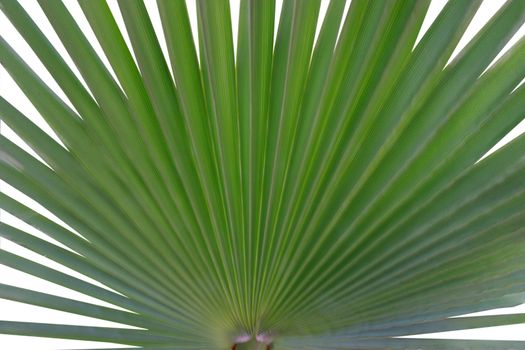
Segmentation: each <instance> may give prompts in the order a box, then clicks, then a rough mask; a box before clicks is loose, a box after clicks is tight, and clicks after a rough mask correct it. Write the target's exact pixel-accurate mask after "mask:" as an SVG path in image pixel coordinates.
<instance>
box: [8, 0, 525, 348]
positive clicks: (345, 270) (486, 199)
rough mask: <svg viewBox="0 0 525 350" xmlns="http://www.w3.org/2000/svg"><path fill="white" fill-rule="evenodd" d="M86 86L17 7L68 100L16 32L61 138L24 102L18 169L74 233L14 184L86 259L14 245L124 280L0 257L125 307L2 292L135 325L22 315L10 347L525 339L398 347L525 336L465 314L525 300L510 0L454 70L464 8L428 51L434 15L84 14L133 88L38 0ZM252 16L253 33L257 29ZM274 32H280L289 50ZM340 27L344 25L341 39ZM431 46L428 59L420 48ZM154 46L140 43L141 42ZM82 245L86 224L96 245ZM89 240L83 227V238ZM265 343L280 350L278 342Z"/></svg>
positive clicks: (519, 94) (290, 4)
mask: <svg viewBox="0 0 525 350" xmlns="http://www.w3.org/2000/svg"><path fill="white" fill-rule="evenodd" d="M39 2H40V6H41V7H42V9H43V11H44V13H45V15H46V16H47V18H48V19H49V21H50V23H51V25H52V27H53V28H54V30H55V31H56V33H57V34H58V37H59V38H60V40H61V42H62V44H63V45H64V47H65V48H66V50H67V52H68V53H69V55H70V56H71V59H72V60H73V62H74V64H75V66H76V67H77V68H78V71H79V72H80V74H81V75H82V78H83V80H84V81H85V84H86V87H85V86H84V85H83V83H82V82H81V81H80V80H79V79H78V78H77V76H76V75H75V74H74V73H73V71H72V70H71V68H70V67H69V66H68V65H67V64H66V63H65V60H64V58H63V57H62V56H61V55H60V54H59V53H58V52H57V51H56V50H55V48H54V46H52V45H51V44H50V42H49V40H48V39H47V38H46V36H45V35H44V34H43V33H42V32H41V31H40V29H39V28H38V27H37V25H36V24H35V23H34V22H33V21H32V19H31V18H30V17H29V16H28V14H27V13H26V12H25V11H24V9H23V8H22V7H21V6H20V4H19V3H18V2H17V1H16V0H1V1H0V8H1V9H2V11H3V12H4V14H5V15H6V16H7V17H8V18H9V20H10V21H11V22H12V24H13V25H14V26H15V27H16V28H17V30H18V31H19V33H20V34H21V35H22V36H23V38H24V39H25V40H26V41H27V42H28V44H29V45H30V46H31V48H32V49H33V50H34V52H35V53H36V55H37V56H38V57H39V58H40V60H41V61H42V63H43V64H44V65H45V67H46V68H47V70H48V71H49V72H50V73H51V75H52V76H53V78H54V79H55V80H56V82H57V83H58V85H59V86H60V87H61V89H62V90H63V92H64V93H65V95H66V96H67V98H68V99H69V101H70V102H71V104H72V106H73V107H74V109H72V108H70V107H68V105H67V104H65V103H64V102H63V101H62V100H61V99H60V98H59V97H58V96H57V95H56V94H55V93H54V92H53V91H52V90H51V89H50V88H49V87H48V86H47V85H46V84H45V83H44V82H43V81H42V80H41V79H40V78H39V76H38V75H37V74H36V73H35V72H34V71H33V70H32V68H31V67H30V66H28V64H27V63H26V62H25V61H24V59H23V58H22V57H20V56H18V54H17V53H16V52H15V51H14V50H13V49H12V48H11V47H10V46H9V45H8V44H7V43H6V42H5V41H4V39H0V63H1V64H2V66H3V67H4V68H5V69H6V70H7V71H8V73H9V74H10V75H11V77H12V78H13V79H14V80H15V81H16V82H17V84H18V85H19V87H20V88H21V89H22V91H23V92H24V94H25V95H26V96H27V97H28V98H29V100H30V101H31V102H32V103H33V105H34V106H35V108H36V109H37V110H38V112H39V113H40V114H41V115H42V117H43V118H44V119H45V120H46V121H47V123H48V124H49V125H50V126H51V128H52V129H53V130H54V131H55V132H56V134H57V135H58V137H59V138H60V140H61V142H62V143H63V145H61V144H59V143H58V142H56V141H55V140H54V139H53V138H51V137H50V136H49V135H48V134H46V133H45V132H44V131H43V130H42V129H40V128H39V127H38V126H36V125H35V124H33V123H32V122H31V121H30V120H29V119H28V118H27V117H26V116H24V115H23V114H22V113H21V112H19V111H18V110H17V109H15V108H14V107H13V106H12V105H10V104H9V102H7V101H6V100H5V99H3V98H1V99H0V117H1V119H2V120H3V121H4V122H5V123H6V124H7V125H8V126H9V127H10V128H12V129H13V130H14V131H15V132H16V133H17V134H18V135H19V136H20V137H21V138H22V139H23V140H24V141H25V142H27V144H28V145H29V146H30V147H31V148H32V149H33V150H34V151H35V152H36V153H37V154H38V155H39V156H40V157H41V158H42V159H43V160H44V161H45V163H46V164H44V163H42V162H40V161H39V160H37V159H36V158H34V157H32V156H31V155H29V154H28V153H26V152H25V151H23V150H22V149H21V148H19V146H17V145H16V144H14V143H13V142H12V141H10V140H9V139H7V138H6V137H4V136H1V137H0V178H1V179H2V180H3V181H5V182H7V183H9V184H10V185H11V186H13V187H15V188H16V189H18V190H20V191H21V192H23V193H24V194H26V195H28V196H29V197H30V198H32V199H34V200H35V201H37V202H38V203H40V204H42V205H43V206H44V207H45V208H47V209H48V210H49V211H51V212H52V213H53V214H54V215H56V216H57V217H58V218H59V219H61V220H62V221H63V222H65V223H66V224H67V225H68V226H69V227H68V228H66V227H63V226H61V225H59V224H57V223H55V222H54V221H52V220H50V219H49V218H47V217H45V216H42V215H40V214H38V213H37V212H35V211H33V210H32V209H30V208H28V207H27V206H26V205H25V204H23V203H20V202H18V201H16V200H14V199H12V198H11V197H9V196H7V195H5V194H0V204H1V208H2V209H4V210H6V211H7V212H9V213H11V214H12V215H14V216H16V217H18V218H19V219H21V220H23V221H25V222H26V223H28V224H30V225H31V226H33V227H35V228H37V229H39V230H41V231H42V232H43V233H45V234H47V235H49V236H50V237H52V238H53V239H55V240H56V241H58V242H60V243H62V244H63V245H65V246H67V247H68V248H70V250H67V249H64V248H62V247H60V246H58V245H55V244H52V243H49V242H47V241H45V240H42V239H40V238H37V237H35V236H33V235H31V234H29V233H27V232H24V231H23V230H20V229H18V228H15V227H11V226H9V225H7V224H5V223H1V224H0V236H1V237H4V238H6V239H8V240H10V241H12V242H15V243H17V244H20V245H22V246H24V247H26V248H28V249H30V250H31V251H33V252H35V253H38V254H41V255H44V256H46V257H48V258H50V259H52V260H54V261H56V262H58V263H60V264H63V265H65V266H67V267H69V268H71V269H73V270H75V271H77V272H79V273H81V274H83V275H85V276H88V277H90V278H92V279H95V280H97V281H99V282H100V283H102V284H103V285H105V286H107V287H109V289H106V288H102V287H100V286H97V285H94V284H91V283H89V282H85V281H83V280H80V279H78V278H76V277H73V276H70V275H67V274H65V273H62V272H59V271H56V270H54V269H51V268H49V267H46V266H44V265H41V264H39V263H35V262H32V261H30V260H28V259H26V258H24V257H21V256H17V255H15V254H12V253H10V252H8V251H4V250H0V264H3V265H6V266H9V267H12V268H14V269H17V270H19V271H23V272H26V273H28V274H31V275H34V276H37V277H40V278H43V279H45V280H47V281H50V282H53V283H56V284H59V285H61V286H64V287H66V288H70V289H72V290H75V291H79V292H81V293H84V294H86V295H88V296H91V297H94V298H97V299H100V300H102V301H106V302H108V303H110V304H112V305H115V306H118V307H119V308H120V309H118V310H117V309H113V308H109V307H101V306H96V305H93V304H90V303H85V302H79V301H76V300H70V299H67V298H62V297H57V296H53V295H49V294H45V293H42V292H39V291H32V290H27V289H22V288H18V287H13V286H10V285H6V284H0V298H4V299H9V300H14V301H19V302H22V303H27V304H32V305H38V306H42V307H46V308H50V309H56V310H62V311H66V312H70V313H74V314H78V315H84V316H89V317H94V318H97V319H102V320H109V321H113V322H118V323H121V324H126V325H130V326H134V327H136V328H135V329H124V328H99V327H81V326H71V325H53V324H41V323H29V322H28V323H26V322H9V321H0V333H5V334H18V335H33V336H42V337H55V338H65V339H79V340H92V341H104V342H112V343H119V344H126V345H133V346H138V347H140V348H143V349H150V350H153V349H230V348H232V346H234V344H235V343H241V342H242V341H244V340H247V339H249V338H250V337H251V340H250V342H249V343H246V344H244V345H240V344H239V345H238V349H241V348H246V347H251V348H260V349H262V348H265V347H266V344H272V345H271V346H272V347H274V348H275V349H276V350H277V349H305V350H306V349H385V348H389V349H425V350H426V349H525V342H504V341H454V340H430V339H403V338H398V337H399V336H405V335H417V334H426V333H432V332H443V331H450V330H460V329H470V328H480V327H488V326H495V325H508V324H517V323H525V315H523V314H515V315H498V316H478V317H476V316H473V317H465V318H454V317H453V316H458V315H461V314H467V313H473V312H477V311H483V310H489V309H493V308H500V307H509V306H514V305H518V304H521V303H523V302H524V297H525V181H524V178H525V135H522V136H520V137H518V138H516V139H515V140H513V141H512V142H510V143H509V144H507V145H506V146H505V147H503V148H501V149H499V150H498V151H496V152H494V153H493V154H491V155H490V156H488V157H485V158H483V159H482V160H480V158H481V157H482V156H483V155H484V154H486V153H487V151H489V150H490V149H491V148H492V147H493V146H494V145H495V144H496V143H497V142H498V141H499V140H500V139H501V138H502V137H503V136H504V135H506V133H508V132H509V131H510V130H511V129H512V128H513V127H515V126H516V125H517V124H518V123H519V122H521V121H522V120H523V117H524V115H525V86H524V85H521V86H520V87H518V88H516V86H517V85H518V84H519V82H520V81H521V80H523V78H524V77H525V39H521V40H519V41H518V42H517V43H516V44H515V45H513V47H512V48H511V49H510V50H509V51H508V52H507V53H506V54H505V55H504V56H503V57H501V58H499V59H498V60H497V61H496V63H495V64H494V65H492V66H490V68H488V70H486V68H487V67H488V66H489V64H490V63H491V62H492V61H493V60H494V58H495V57H496V56H497V54H498V53H499V52H500V51H501V50H502V48H503V47H504V46H505V44H506V43H507V42H508V41H509V39H510V38H511V37H512V36H513V35H514V33H515V32H516V31H517V29H518V28H519V27H520V26H521V25H523V23H524V22H525V1H522V0H509V1H508V2H507V3H506V4H505V5H504V6H503V7H502V8H501V9H500V10H499V11H498V12H497V13H496V14H495V15H494V17H493V18H492V19H491V20H490V21H489V22H488V23H487V24H486V25H485V27H484V28H483V29H482V30H481V31H480V32H479V33H477V34H476V36H475V37H474V38H473V39H472V40H471V41H470V43H469V44H468V45H467V46H466V47H465V48H464V49H463V50H462V51H461V52H460V54H459V55H458V56H456V57H455V58H454V59H453V60H452V61H451V62H450V63H449V64H448V65H447V62H448V60H449V58H450V56H451V54H452V52H453V51H454V49H455V48H456V46H457V44H458V42H459V40H460V38H461V37H462V35H463V33H464V32H465V29H466V28H467V26H468V24H469V23H470V21H471V19H472V17H473V15H474V14H475V12H476V10H477V9H478V7H479V4H480V2H479V1H475V0H469V1H459V0H451V1H449V2H448V3H447V5H446V6H445V8H444V9H443V10H442V11H441V13H440V14H439V15H438V17H437V19H436V20H435V21H434V22H433V23H432V25H431V26H430V28H429V30H428V31H427V32H426V34H425V35H424V36H423V37H422V39H421V40H420V42H418V43H417V45H415V42H416V37H417V35H418V33H419V31H420V29H421V25H422V22H423V19H424V17H425V15H426V13H427V10H428V6H429V1H426V0H409V1H406V0H399V1H368V0H353V1H352V2H351V4H350V8H349V11H348V15H346V17H344V14H345V13H344V8H345V1H343V0H332V1H330V3H329V6H328V9H327V12H326V16H325V18H324V20H323V22H322V23H321V24H320V25H321V28H320V31H319V35H318V38H317V40H314V38H315V34H316V28H317V26H318V17H319V15H320V7H321V1H320V0H311V1H306V0H304V1H303V0H295V1H294V0H285V1H284V4H283V8H282V13H281V16H280V18H279V20H278V23H274V22H275V19H274V18H275V11H276V5H275V3H274V1H272V0H268V1H258V0H242V1H241V4H240V20H239V31H238V33H239V35H238V38H237V43H238V45H237V52H236V56H235V54H234V40H233V38H232V23H231V19H230V8H229V2H228V1H227V0H216V1H207V0H197V17H198V37H199V40H198V43H194V41H193V37H192V32H191V28H190V21H189V15H188V12H187V9H186V3H185V1H183V0H157V5H158V8H159V11H160V17H161V21H162V29H163V31H164V35H165V39H166V45H167V49H168V54H169V57H168V58H169V59H168V61H169V62H168V61H167V60H166V59H165V57H164V55H163V53H162V50H161V46H160V43H159V42H158V41H157V36H156V35H155V31H154V29H153V26H152V23H151V19H150V18H149V16H148V12H147V11H146V7H145V5H144V4H143V2H142V1H139V0H119V2H118V5H119V8H120V11H121V14H122V17H123V19H124V23H125V27H126V31H127V34H129V38H130V42H131V47H128V46H127V45H126V43H125V41H124V36H123V34H122V33H121V31H120V30H119V27H118V26H117V24H116V22H115V19H114V18H113V15H112V12H111V11H110V10H109V7H108V5H107V4H106V3H105V1H103V0H80V6H81V8H82V11H83V12H84V14H85V16H86V18H87V21H88V22H89V25H90V26H91V28H92V29H93V31H94V33H95V35H96V37H97V40H98V41H99V43H100V46H101V47H102V49H103V51H104V53H105V55H106V57H107V59H108V61H109V63H110V65H111V68H112V70H113V71H114V73H115V76H116V79H117V80H118V81H117V80H115V79H114V78H113V77H112V75H111V74H110V73H109V71H108V69H107V67H106V66H105V65H104V64H103V62H102V61H101V59H100V58H99V56H98V55H97V54H96V52H95V50H94V49H93V47H92V46H91V44H90V43H89V42H88V40H87V39H86V37H85V36H84V34H83V33H82V30H81V29H80V27H79V26H78V24H77V23H76V22H75V20H74V18H73V17H72V16H71V14H70V13H69V12H68V10H67V9H66V7H65V6H64V4H63V3H62V1H59V0H39ZM235 25H236V24H235ZM274 28H278V30H277V36H276V39H275V42H274ZM340 28H342V29H341V31H340V33H339V29H340ZM414 46H415V47H414ZM130 50H131V51H130ZM73 231H75V232H73ZM77 233H78V235H77ZM256 341H258V343H256Z"/></svg>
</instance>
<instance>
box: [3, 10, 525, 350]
mask: <svg viewBox="0 0 525 350" xmlns="http://www.w3.org/2000/svg"><path fill="white" fill-rule="evenodd" d="M187 1H188V6H189V10H190V16H192V25H193V27H194V29H195V26H196V23H195V21H196V19H195V5H194V1H193V0H187ZM262 1H264V0H262ZM238 2H239V0H232V19H233V23H234V33H233V34H234V38H236V25H235V23H237V18H238ZM277 2H278V6H277V8H278V9H280V5H281V1H279V0H277ZM328 2H329V1H328V0H323V6H322V12H321V13H322V14H324V12H325V11H326V7H327V5H328ZM504 2H505V1H504V0H485V1H484V2H483V4H482V6H481V8H480V10H479V11H478V13H477V14H476V16H475V17H474V19H473V21H472V23H471V25H470V26H469V27H468V29H467V31H466V33H465V35H464V37H463V38H462V40H461V42H460V43H459V46H458V48H457V49H456V51H455V52H454V54H453V56H454V55H456V54H457V53H458V52H459V50H461V48H462V47H464V46H465V44H467V43H468V41H469V40H470V39H471V38H472V37H473V35H474V34H475V33H476V32H477V31H478V30H479V29H480V28H481V27H482V26H483V24H484V23H486V22H487V20H488V19H489V18H490V17H491V16H492V15H493V14H494V13H495V12H496V11H497V9H498V8H499V7H500V6H502V5H503V3H504ZM21 3H22V5H23V6H24V8H26V10H27V11H28V12H29V14H30V16H31V17H32V18H33V19H34V20H35V21H36V23H37V24H38V25H39V26H40V28H41V29H42V30H43V31H44V33H46V35H47V36H48V37H49V39H50V40H51V41H52V43H53V44H54V45H55V46H56V47H57V49H58V50H59V52H61V53H62V54H63V55H64V56H65V57H66V58H67V59H68V60H69V57H68V56H67V54H66V52H65V50H64V48H63V47H62V45H61V44H60V43H59V41H58V38H57V37H56V34H55V33H54V32H53V30H52V29H51V27H50V24H49V23H48V22H47V19H46V18H45V16H44V15H43V12H42V11H41V9H40V7H39V6H38V4H37V3H36V0H21ZM108 3H109V4H110V7H111V9H112V11H113V13H114V15H115V17H116V19H117V22H118V24H119V26H120V27H121V28H123V22H122V19H121V17H120V15H119V14H118V6H117V4H116V0H108ZM445 3H446V0H434V1H433V2H432V4H431V7H430V9H429V13H428V14H427V18H426V19H425V22H424V24H423V28H422V32H421V33H420V37H421V35H422V34H423V33H424V31H425V30H426V29H427V28H428V26H429V25H430V23H432V21H433V19H434V18H435V17H436V16H437V14H438V13H439V11H440V10H441V8H442V7H443V6H444V4H445ZM66 5H67V7H68V9H69V10H70V11H71V12H72V14H73V16H74V17H75V18H76V19H77V20H78V21H79V23H80V25H81V27H82V29H83V30H84V31H85V33H86V35H87V37H88V39H90V41H91V42H92V43H93V44H94V47H95V49H96V50H97V51H98V52H99V54H101V56H102V57H103V58H104V56H103V54H102V51H101V49H100V47H99V46H98V45H97V44H96V41H95V40H94V34H93V33H92V32H91V30H90V29H89V28H88V26H87V22H86V20H85V18H84V17H83V15H82V12H81V10H80V7H79V6H78V4H77V3H76V1H74V0H66ZM146 5H147V8H148V11H149V13H150V16H151V17H152V18H153V21H154V25H155V30H156V31H157V35H158V36H159V37H160V38H161V43H162V45H164V44H163V40H162V32H161V25H160V20H159V16H158V12H157V8H156V4H155V1H154V0H146ZM347 8H348V6H347ZM277 15H278V13H277ZM194 34H195V33H194ZM524 34H525V26H522V27H521V28H520V30H519V31H518V33H517V34H516V35H515V36H514V37H513V38H512V40H511V42H509V45H507V47H506V48H505V49H504V51H505V50H506V49H508V47H510V46H511V45H512V43H514V42H516V40H518V39H519V38H520V37H522V36H524ZM0 35H2V37H4V38H5V39H6V40H7V41H8V42H9V44H10V45H12V46H13V48H14V49H15V50H16V51H17V52H18V53H19V54H20V55H21V56H22V57H24V59H26V60H27V62H28V63H29V65H30V66H31V67H32V68H33V69H34V70H35V71H36V72H37V73H38V74H39V75H40V76H41V77H42V78H43V79H44V81H45V82H46V83H47V84H48V85H49V86H50V87H51V88H52V89H53V90H54V91H55V92H56V93H57V94H58V95H59V96H60V97H61V98H63V99H64V101H65V102H66V103H68V104H69V101H68V100H67V98H66V97H65V96H64V94H63V93H62V91H61V90H60V89H59V88H58V86H57V85H56V83H55V82H54V81H53V80H52V78H51V77H50V75H49V73H48V72H47V71H46V70H45V68H44V67H43V65H42V64H41V63H40V61H39V60H38V59H37V58H36V56H35V55H34V53H33V52H32V51H31V49H30V48H29V47H28V45H27V44H25V42H24V41H23V40H22V39H21V37H20V36H19V35H18V33H17V32H16V30H15V29H14V27H12V26H11V24H10V23H9V21H8V20H7V19H6V17H5V16H4V15H3V14H2V13H0ZM163 49H164V50H165V47H163ZM70 62H71V61H70V60H69V61H68V63H70ZM73 69H74V70H75V68H74V67H73ZM110 70H111V68H110ZM75 72H76V70H75ZM522 83H523V82H522ZM0 95H2V96H3V97H4V98H5V99H7V100H8V101H9V102H10V103H12V104H13V105H14V106H15V107H17V108H18V109H19V110H20V111H22V112H23V113H25V114H26V115H27V116H28V117H30V118H31V119H32V120H33V121H34V122H35V123H37V124H38V125H39V126H40V127H41V128H42V129H44V130H45V131H46V132H48V133H49V134H51V135H53V132H52V130H51V129H50V128H49V127H48V126H47V125H46V123H45V122H44V121H43V120H42V118H41V117H40V115H39V114H38V113H37V112H36V110H35V109H34V108H33V107H32V105H31V103H30V102H29V101H28V100H27V98H26V97H25V96H24V95H23V93H22V92H21V91H20V90H19V89H18V87H17V86H16V84H15V83H14V82H13V81H12V80H11V78H10V77H9V75H8V74H7V73H6V72H5V70H4V69H3V68H2V67H1V66H0ZM71 107H72V106H71ZM524 117H525V116H524ZM1 132H2V134H4V135H5V136H6V137H8V138H10V139H11V140H13V141H15V142H16V143H17V144H19V145H20V146H22V147H24V149H26V150H28V151H29V152H31V150H30V149H29V148H27V146H26V145H25V144H24V143H23V142H22V141H21V140H20V139H19V138H18V137H17V136H16V135H15V134H14V133H13V132H12V131H11V130H9V129H8V128H7V127H6V126H5V125H2V131H1ZM523 132H525V121H524V122H522V123H521V124H520V125H518V126H517V127H516V128H515V129H514V130H513V131H512V132H511V133H509V135H507V136H506V137H505V138H504V139H503V140H502V141H501V142H500V143H499V144H498V145H496V147H495V149H496V148H499V147H501V146H502V145H503V144H505V143H507V142H508V141H510V140H511V139H513V138H514V137H516V136H517V135H519V134H521V133H523ZM32 154H33V155H35V154H34V153H32ZM35 156H36V155H35ZM0 186H1V190H2V192H4V193H6V194H8V195H10V196H13V197H14V198H16V199H18V200H20V201H23V202H24V203H25V204H26V205H29V206H31V207H32V208H33V209H35V210H37V211H39V212H41V213H43V214H45V215H48V216H49V217H51V218H53V219H54V220H57V221H59V220H58V219H57V218H55V217H54V216H52V214H50V213H49V212H47V211H46V210H45V209H44V208H43V207H41V206H39V205H38V204H36V203H35V202H33V201H31V200H30V199H29V198H27V197H25V196H24V195H22V194H21V193H19V192H17V191H16V190H14V189H13V188H11V187H10V186H8V185H7V184H5V183H4V182H2V181H0ZM1 220H2V221H4V222H6V223H9V224H11V225H14V226H17V227H20V228H22V229H24V230H26V231H27V232H29V233H32V234H35V235H37V236H39V237H41V238H45V239H47V240H50V241H52V240H51V239H49V238H48V237H47V236H45V235H43V234H42V233H40V232H38V231H37V230H35V229H33V228H32V227H30V226H28V225H26V224H24V223H23V222H21V221H19V220H17V219H16V218H14V217H12V216H10V215H8V214H7V213H5V212H2V213H1ZM54 243H56V242H54ZM0 244H1V247H0V248H1V249H5V250H8V251H10V252H13V253H16V254H20V255H22V256H24V257H28V258H30V259H33V260H34V261H36V262H39V263H43V264H46V265H48V266H50V267H53V268H56V269H58V270H60V271H63V272H67V273H70V274H72V275H74V276H76V277H80V278H83V279H85V280H87V281H90V282H92V283H95V284H97V282H96V281H93V280H90V279H89V278H87V277H85V276H82V275H79V274H78V273H76V272H74V271H72V270H69V269H67V268H65V267H63V266H61V265H58V264H56V263H54V262H52V261H50V260H48V259H46V258H44V257H42V256H39V255H36V254H34V253H31V252H29V251H28V250H26V249H24V248H22V247H20V246H17V245H15V244H13V243H11V242H8V241H6V240H3V241H1V242H0ZM0 283H5V284H10V285H14V286H18V287H22V288H28V289H34V290H38V291H42V292H46V293H50V294H55V295H59V296H63V297H68V298H72V299H77V300H82V301H86V302H91V303H94V304H99V305H106V306H111V305H107V304H105V303H104V302H101V301H98V300H96V299H93V298H90V297H87V296H85V295H83V294H80V293H77V292H73V291H71V290H68V289H66V288H63V287H60V286H57V285H54V284H52V283H49V282H46V281H44V280H41V279H38V278H36V277H32V276H29V275H27V274H24V273H21V272H18V271H15V270H13V269H10V268H8V267H5V266H3V265H0ZM517 312H525V305H522V306H520V307H515V308H508V309H500V310H493V311H490V312H484V313H482V314H497V313H517ZM0 320H9V321H31V322H46V323H57V324H74V325H86V326H109V327H111V326H119V327H125V326H124V325H118V324H115V323H112V322H107V321H100V320H96V319H92V318H88V317H83V316H77V315H73V314H69V313H65V312H59V311H52V310H48V309H44V308H40V307H35V306H29V305H24V304H21V303H17V302H11V301H7V300H3V299H0ZM128 328H129V327H128ZM420 337H432V338H456V339H501V340H525V325H517V326H503V327H492V328H484V329H477V330H471V331H457V332H446V333H440V334H436V335H431V336H429V335H424V336H420ZM109 346H113V347H119V346H118V345H116V344H104V343H94V342H84V341H72V340H55V339H42V338H33V337H21V336H8V335H0V349H2V350H32V349H39V350H48V349H49V350H50V349H85V348H92V349H95V348H104V347H109Z"/></svg>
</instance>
